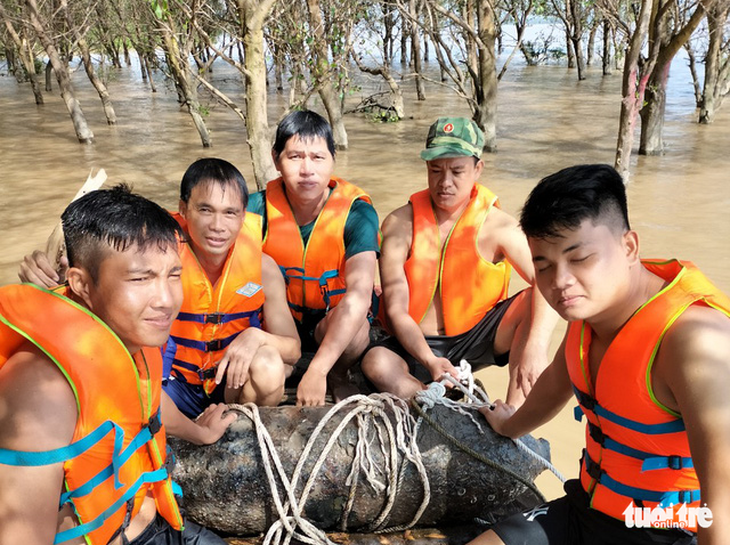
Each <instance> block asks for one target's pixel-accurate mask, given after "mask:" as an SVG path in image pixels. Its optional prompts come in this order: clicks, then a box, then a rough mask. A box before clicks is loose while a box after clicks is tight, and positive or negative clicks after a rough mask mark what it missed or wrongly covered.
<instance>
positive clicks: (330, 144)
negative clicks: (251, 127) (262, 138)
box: [272, 110, 335, 158]
mask: <svg viewBox="0 0 730 545" xmlns="http://www.w3.org/2000/svg"><path fill="white" fill-rule="evenodd" d="M292 136H298V137H299V138H301V139H302V140H309V139H314V138H324V140H325V142H327V149H328V150H329V152H330V154H331V155H332V157H334V156H335V138H334V136H332V127H331V126H330V124H329V123H328V122H327V120H326V119H325V118H324V117H322V116H321V115H319V114H318V113H316V112H313V111H311V110H295V111H293V112H291V113H289V114H287V116H286V117H285V118H284V119H282V120H281V121H280V122H279V126H278V127H276V138H275V139H274V145H273V147H272V149H273V150H274V155H275V156H276V157H277V158H278V157H279V155H280V154H281V152H282V151H284V148H285V147H286V143H287V142H288V141H289V139H290V138H291V137H292Z"/></svg>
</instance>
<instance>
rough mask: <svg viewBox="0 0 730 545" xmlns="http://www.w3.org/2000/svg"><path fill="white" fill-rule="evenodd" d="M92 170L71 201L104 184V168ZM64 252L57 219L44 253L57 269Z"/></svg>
mask: <svg viewBox="0 0 730 545" xmlns="http://www.w3.org/2000/svg"><path fill="white" fill-rule="evenodd" d="M92 172H93V170H92V171H91V172H89V176H88V178H86V181H85V182H84V185H83V186H81V189H79V190H78V192H77V193H76V195H75V196H74V198H73V199H71V202H74V201H75V200H76V199H78V198H79V197H82V196H83V195H86V194H87V193H89V192H91V191H94V190H96V189H99V188H100V187H101V186H102V185H103V184H104V182H105V181H106V172H105V171H104V169H103V168H102V169H100V170H99V172H97V173H96V174H95V175H94V176H92V175H91V174H92ZM65 253H66V244H65V243H64V241H63V227H62V226H61V222H60V221H59V222H58V224H57V225H56V227H54V229H53V232H51V235H50V236H49V237H48V241H47V242H46V255H47V256H48V260H49V261H50V262H51V263H52V264H53V266H54V267H55V268H56V269H57V270H58V269H59V268H60V264H61V258H62V257H63V256H64V254H65Z"/></svg>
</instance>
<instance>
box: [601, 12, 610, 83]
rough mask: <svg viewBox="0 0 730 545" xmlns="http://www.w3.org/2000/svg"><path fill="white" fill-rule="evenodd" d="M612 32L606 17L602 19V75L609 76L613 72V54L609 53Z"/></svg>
mask: <svg viewBox="0 0 730 545" xmlns="http://www.w3.org/2000/svg"><path fill="white" fill-rule="evenodd" d="M612 34H613V28H612V27H611V22H610V21H609V20H608V18H605V19H604V20H603V55H602V61H601V68H602V69H603V75H604V76H610V75H611V74H613V58H612V57H613V55H612V54H611V51H612V50H611V45H612V42H613V40H612V39H611V36H612Z"/></svg>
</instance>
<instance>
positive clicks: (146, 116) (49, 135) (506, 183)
mask: <svg viewBox="0 0 730 545" xmlns="http://www.w3.org/2000/svg"><path fill="white" fill-rule="evenodd" d="M681 69H682V67H679V68H678V69H677V70H679V71H681ZM674 71H675V67H673V75H672V79H671V80H670V93H669V105H668V113H667V121H666V126H665V132H664V138H665V143H666V147H667V153H666V154H665V155H663V156H660V157H637V156H634V157H633V158H632V180H631V184H630V185H629V188H628V194H629V207H630V215H631V220H632V226H633V227H634V228H635V229H636V230H637V231H638V232H639V235H640V237H641V244H642V255H644V256H645V257H670V256H672V257H681V258H683V259H689V260H692V261H694V262H695V263H697V264H698V265H699V267H700V268H701V269H702V270H703V271H704V272H705V273H706V274H707V275H708V276H709V277H710V278H711V279H712V280H713V281H714V282H715V283H716V284H717V285H718V286H719V287H720V288H721V289H723V290H725V291H730V252H729V251H728V247H727V243H728V240H730V221H728V218H727V210H728V208H729V207H730V108H728V107H726V109H725V110H724V111H720V112H719V114H718V116H717V120H716V122H715V123H714V124H713V125H710V126H700V125H698V124H697V123H695V122H694V118H695V112H694V110H693V107H694V101H693V98H692V96H691V88H690V87H689V85H688V84H687V83H686V82H685V79H686V75H682V74H681V73H680V75H679V76H675V75H674ZM588 75H589V78H588V79H587V80H586V81H583V82H580V83H578V82H577V81H576V78H575V74H574V72H573V71H568V70H567V69H566V68H564V67H562V66H539V67H519V66H515V67H513V68H511V69H510V71H509V72H508V73H507V75H506V76H505V79H504V81H503V82H502V83H501V84H500V88H499V121H498V138H499V142H498V145H499V152H498V153H496V154H493V155H486V156H485V158H484V159H485V163H486V168H485V170H484V173H483V174H482V179H481V181H482V182H483V183H484V184H485V185H487V186H489V187H490V188H491V189H492V190H493V191H494V192H495V193H497V194H498V195H499V196H500V199H501V202H502V206H503V208H504V209H506V210H507V211H508V212H511V213H513V214H516V213H518V211H519V209H520V206H521V204H522V203H523V202H524V199H525V197H526V196H527V194H528V193H529V191H530V189H531V188H532V187H533V186H534V184H535V183H536V182H537V181H538V180H539V179H540V178H541V177H543V176H545V175H547V174H550V173H552V172H554V171H556V170H558V169H560V168H563V167H565V166H569V165H572V164H576V163H587V162H606V163H612V162H613V158H614V146H615V142H616V131H617V126H618V112H619V107H620V97H619V89H620V84H621V82H620V76H619V75H614V76H611V77H606V78H603V77H601V75H600V72H599V71H596V70H595V69H591V70H589V74H588ZM215 77H216V78H217V79H218V80H219V81H220V82H221V84H222V86H224V87H226V88H227V89H228V90H229V91H230V92H231V95H232V97H233V98H234V100H238V101H239V102H241V103H242V102H243V97H242V93H241V91H240V89H239V86H238V77H237V75H236V74H235V73H233V72H231V71H229V70H227V69H226V68H225V67H219V68H217V69H216V73H215ZM74 81H75V82H76V85H77V89H78V92H79V98H80V100H81V104H82V106H83V108H84V111H85V113H86V115H87V118H88V121H89V123H90V125H91V128H92V130H93V131H94V133H95V135H96V143H95V144H94V145H90V146H84V145H80V144H78V143H77V141H76V139H75V137H74V134H73V129H72V126H71V123H70V121H69V118H68V115H67V114H66V112H65V109H64V107H63V104H62V102H61V100H60V98H59V97H58V96H56V95H55V94H48V93H46V95H45V98H46V104H45V105H44V106H42V107H36V106H35V104H34V103H33V97H32V93H31V92H30V90H29V88H26V87H25V86H23V87H21V86H19V85H18V84H17V83H16V82H15V80H14V79H13V78H12V77H8V76H3V77H0V105H1V106H2V115H0V176H1V180H2V181H0V248H2V252H0V284H7V283H11V282H13V281H15V280H16V271H17V265H18V263H19V261H20V260H21V259H22V256H23V255H25V254H26V253H29V252H30V251H32V250H33V249H35V248H39V247H42V246H43V245H44V243H45V240H46V238H47V237H48V235H49V234H50V232H51V230H52V229H53V227H54V225H55V224H56V223H57V221H58V216H59V214H60V213H61V211H62V210H63V208H64V207H65V205H66V204H67V203H68V201H69V200H70V199H71V198H72V197H73V195H74V194H75V193H76V191H77V190H78V188H79V187H80V186H81V184H82V183H83V181H84V180H85V179H86V176H87V175H88V173H89V171H90V170H91V169H98V168H104V169H105V170H106V172H107V174H108V177H109V181H108V182H107V183H111V182H122V181H123V182H129V183H132V184H133V185H134V187H135V189H136V190H137V191H138V192H140V193H142V194H144V195H146V196H148V197H150V198H152V199H155V200H157V201H158V202H159V203H160V204H162V205H163V206H166V207H168V208H171V209H174V208H176V207H177V188H178V184H179V181H180V178H181V176H182V174H183V172H184V170H185V168H186V167H187V166H188V165H189V164H190V163H191V162H192V161H194V160H195V159H197V158H199V157H203V156H217V157H222V158H224V159H227V160H229V161H231V162H232V163H234V164H235V165H237V166H238V167H239V168H240V169H241V171H242V172H243V173H244V175H245V176H246V178H247V179H248V180H249V181H250V182H251V183H250V187H251V189H254V187H253V183H252V181H253V175H252V169H251V166H250V158H249V152H248V148H247V146H246V142H245V134H244V130H243V125H242V122H241V121H240V120H239V119H238V118H237V117H236V116H235V115H234V114H233V113H231V112H230V111H228V110H227V109H226V108H225V107H223V106H219V105H215V104H214V103H212V102H210V103H208V104H207V105H208V106H209V108H210V109H211V115H210V116H209V117H208V118H207V123H208V126H209V128H210V129H211V131H212V138H213V145H214V147H212V148H210V149H203V148H202V147H201V146H200V140H199V138H198V136H197V133H196V132H195V130H194V128H193V127H192V124H191V121H190V118H189V116H188V115H187V114H186V113H184V112H183V111H182V110H180V109H179V108H178V106H177V104H176V102H175V93H174V91H173V90H172V89H171V88H170V87H169V85H166V84H165V83H164V82H162V81H161V80H158V81H157V83H158V89H159V91H158V92H157V93H155V94H153V93H151V92H150V91H149V89H148V87H147V86H146V84H144V83H142V82H141V81H140V80H139V76H138V72H137V71H136V70H134V68H132V69H127V68H125V69H122V70H119V71H116V72H114V73H113V77H112V79H111V80H110V82H109V87H110V92H111V96H112V99H113V101H114V106H115V108H116V111H117V116H118V118H119V122H118V125H116V126H113V127H109V126H107V125H106V123H105V120H104V116H103V112H102V109H101V106H100V104H99V101H98V98H97V97H96V96H95V94H94V93H93V90H92V89H91V88H90V86H89V84H88V82H87V81H85V78H84V77H83V74H82V73H76V74H75V76H74ZM361 84H362V88H363V89H362V91H358V92H356V93H354V94H353V96H351V97H350V98H349V99H348V104H350V105H354V104H355V103H357V101H358V100H359V98H360V96H361V95H364V94H367V93H368V92H369V91H371V90H374V89H381V88H382V85H381V84H380V83H379V82H378V81H377V80H374V79H369V80H364V81H362V82H361ZM404 89H405V90H406V101H407V102H406V108H407V115H408V118H407V119H405V120H403V121H401V122H400V123H392V124H390V123H373V122H372V121H370V120H369V119H368V118H367V117H366V116H363V115H350V116H348V117H347V118H346V126H347V129H348V134H349V138H350V149H349V150H348V151H345V152H341V153H339V154H338V156H337V163H336V170H335V172H336V174H337V175H338V176H341V177H343V178H345V179H347V180H350V181H352V182H354V183H356V184H358V185H360V186H362V187H363V188H364V189H366V190H367V191H368V192H369V193H370V194H371V196H372V197H373V201H374V203H375V206H376V208H377V210H378V212H379V214H380V216H381V220H382V219H383V218H384V217H385V215H387V214H388V213H389V212H390V211H392V210H393V209H395V208H396V207H398V206H400V205H402V204H404V203H405V202H406V200H407V198H408V196H409V195H410V194H411V193H413V192H415V191H417V190H419V189H421V188H423V187H424V186H425V167H424V164H423V162H422V161H421V160H420V159H419V158H418V152H419V151H420V149H421V148H422V146H423V141H424V139H425V135H426V132H427V129H428V126H429V125H430V124H431V122H432V121H433V120H434V119H435V117H437V116H439V115H469V111H468V108H467V107H466V105H465V103H464V102H463V101H461V100H460V99H458V98H457V97H456V96H455V95H454V94H453V93H451V92H449V91H447V90H446V89H444V88H443V87H441V86H437V85H434V84H430V85H428V86H427V100H426V101H425V102H420V103H419V102H416V101H415V97H414V89H413V84H412V82H410V83H404ZM311 105H312V106H313V107H314V108H315V109H319V110H320V111H321V107H320V105H319V104H317V102H316V101H313V102H312V104H311ZM285 108H286V97H285V96H283V95H277V94H275V93H272V94H271V95H270V104H269V114H270V123H271V125H272V127H273V126H275V123H276V121H277V120H278V119H279V118H280V117H281V116H282V115H283V114H284V112H285ZM637 139H638V133H637ZM520 285H521V283H520V282H515V286H516V287H520ZM561 330H562V328H558V331H557V332H556V333H555V336H554V337H555V342H554V344H557V340H558V339H559V337H560V331H561ZM482 376H483V377H484V378H485V379H486V380H487V384H488V385H489V389H490V392H492V397H502V396H503V395H504V392H505V388H506V386H505V384H506V383H505V382H504V380H503V379H504V373H503V372H500V371H492V370H490V371H488V372H486V373H484V374H483V375H482ZM571 408H572V407H566V409H565V410H564V411H563V413H561V414H560V415H559V416H558V417H557V418H556V420H554V421H553V422H551V423H550V424H548V425H546V426H544V427H543V428H541V429H540V430H538V431H537V432H536V435H540V436H544V437H546V438H547V439H549V440H550V442H551V444H552V450H553V459H554V461H555V463H556V465H557V466H558V468H559V469H560V470H561V471H562V472H563V473H564V474H565V475H566V476H574V475H576V472H577V467H578V465H577V460H578V456H579V452H580V445H581V444H582V427H581V425H579V424H578V423H576V422H574V421H573V420H572V416H571V412H572V411H571V410H570V409H571ZM538 482H539V484H540V486H541V487H542V488H543V490H544V492H545V493H546V495H547V496H548V497H554V496H557V495H558V494H560V492H561V487H560V484H559V482H558V481H557V479H555V478H554V477H552V476H550V475H546V476H543V477H540V479H539V481H538Z"/></svg>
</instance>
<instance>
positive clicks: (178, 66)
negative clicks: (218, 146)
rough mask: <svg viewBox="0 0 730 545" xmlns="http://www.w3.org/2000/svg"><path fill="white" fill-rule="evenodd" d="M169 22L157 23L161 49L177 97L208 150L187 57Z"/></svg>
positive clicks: (208, 139) (209, 144) (208, 136)
mask: <svg viewBox="0 0 730 545" xmlns="http://www.w3.org/2000/svg"><path fill="white" fill-rule="evenodd" d="M170 22H171V21H170V20H169V19H168V21H167V23H164V22H162V21H158V23H159V24H158V27H157V28H158V30H159V31H160V32H161V33H162V42H163V48H164V50H165V55H166V56H167V65H168V67H169V68H170V72H171V74H172V77H173V79H174V80H175V84H176V85H175V87H176V88H177V91H178V95H179V97H180V98H182V103H183V104H184V105H185V106H186V107H187V109H188V113H189V114H190V117H191V119H192V120H193V125H195V129H196V130H197V131H198V134H199V135H200V141H201V143H202V144H203V147H204V148H209V147H210V146H211V145H212V142H211V139H210V132H208V127H206V125H205V121H204V120H203V116H202V115H200V102H198V93H197V90H196V86H195V85H193V84H192V83H191V81H190V78H189V77H188V70H189V67H188V65H187V62H188V61H187V59H188V55H182V54H181V52H180V49H179V47H178V43H177V39H176V38H175V36H174V35H173V33H172V31H171V30H170V26H168V23H170Z"/></svg>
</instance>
